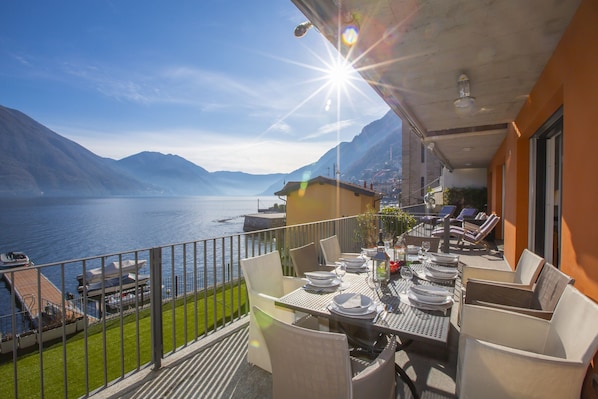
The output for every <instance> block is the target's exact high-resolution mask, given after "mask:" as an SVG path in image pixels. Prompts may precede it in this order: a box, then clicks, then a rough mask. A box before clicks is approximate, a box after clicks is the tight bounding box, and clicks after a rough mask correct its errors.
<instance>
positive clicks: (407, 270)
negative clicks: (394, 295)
mask: <svg viewBox="0 0 598 399" xmlns="http://www.w3.org/2000/svg"><path fill="white" fill-rule="evenodd" d="M400 273H401V278H402V279H403V280H411V279H412V278H413V270H412V269H411V266H409V265H407V264H406V265H403V266H401V271H400Z"/></svg>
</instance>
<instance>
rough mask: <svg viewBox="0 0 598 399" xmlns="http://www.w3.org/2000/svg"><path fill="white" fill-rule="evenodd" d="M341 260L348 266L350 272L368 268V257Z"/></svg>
mask: <svg viewBox="0 0 598 399" xmlns="http://www.w3.org/2000/svg"><path fill="white" fill-rule="evenodd" d="M341 261H342V262H344V263H345V265H346V266H347V271H348V272H360V271H364V270H365V269H367V264H366V259H365V258H362V257H358V258H341Z"/></svg>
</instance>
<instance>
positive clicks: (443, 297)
mask: <svg viewBox="0 0 598 399" xmlns="http://www.w3.org/2000/svg"><path fill="white" fill-rule="evenodd" d="M407 295H408V297H409V301H411V303H412V304H414V305H415V306H418V305H422V306H424V307H425V308H428V309H430V308H431V309H434V308H436V307H437V308H438V309H447V308H449V307H450V306H452V304H453V295H452V294H451V293H450V292H449V291H447V290H446V289H445V288H443V287H436V286H424V285H414V286H412V287H411V288H409V290H408V291H407Z"/></svg>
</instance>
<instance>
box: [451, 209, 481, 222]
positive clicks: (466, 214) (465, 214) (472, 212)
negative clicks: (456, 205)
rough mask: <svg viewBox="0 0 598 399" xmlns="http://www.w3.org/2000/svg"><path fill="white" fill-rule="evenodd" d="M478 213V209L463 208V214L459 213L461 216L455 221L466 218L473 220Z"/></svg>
mask: <svg viewBox="0 0 598 399" xmlns="http://www.w3.org/2000/svg"><path fill="white" fill-rule="evenodd" d="M477 212H478V210H477V209H476V208H463V209H461V212H459V215H457V217H456V218H455V219H457V220H463V219H465V218H471V217H474V216H475V215H476V213H477Z"/></svg>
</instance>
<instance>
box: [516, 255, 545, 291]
mask: <svg viewBox="0 0 598 399" xmlns="http://www.w3.org/2000/svg"><path fill="white" fill-rule="evenodd" d="M542 266H544V258H543V257H541V256H540V255H537V254H535V253H533V252H532V251H530V250H529V249H527V248H526V249H524V250H523V252H522V253H521V256H520V257H519V261H518V262H517V266H516V267H515V275H514V281H513V282H515V283H518V284H527V285H529V286H530V287H531V286H532V284H533V283H535V282H536V280H537V279H538V276H539V275H540V271H541V270H542Z"/></svg>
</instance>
